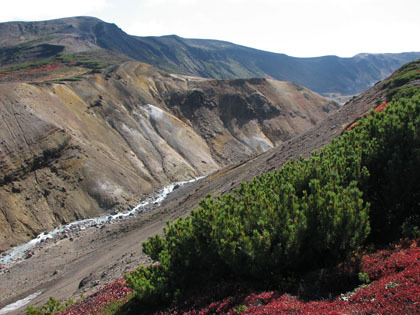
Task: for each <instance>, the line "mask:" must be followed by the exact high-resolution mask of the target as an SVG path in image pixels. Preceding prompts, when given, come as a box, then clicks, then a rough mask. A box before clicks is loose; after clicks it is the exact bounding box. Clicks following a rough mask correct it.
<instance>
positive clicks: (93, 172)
mask: <svg viewBox="0 0 420 315" xmlns="http://www.w3.org/2000/svg"><path fill="white" fill-rule="evenodd" d="M54 82H55V83H51V82H50V83H45V82H44V83H40V82H36V83H35V82H14V83H3V84H0V118H1V121H2V122H1V128H0V138H1V142H0V185H1V189H0V199H1V200H2V203H1V205H0V231H1V235H0V247H6V246H9V245H15V244H17V243H20V242H23V241H25V240H28V239H30V238H32V237H33V236H35V235H37V234H38V233H40V232H42V231H47V230H51V229H52V228H54V227H55V226H58V225H60V224H62V223H66V222H70V221H73V220H76V219H80V218H86V217H91V216H96V215H99V214H101V213H110V212H115V211H119V210H126V209H127V208H129V207H131V206H134V205H135V204H136V203H137V202H138V201H139V200H140V199H141V198H142V196H144V195H146V194H149V193H151V192H152V191H154V190H155V189H157V188H159V187H162V186H164V185H166V184H168V183H170V182H175V181H179V180H184V179H190V178H194V177H197V176H202V175H208V174H210V173H212V172H214V171H216V170H218V169H220V168H221V167H223V166H226V165H229V164H232V163H237V162H239V161H241V160H244V159H247V158H249V157H251V156H253V155H255V154H258V153H261V152H264V151H266V150H268V149H269V148H272V147H274V146H277V145H279V144H281V143H283V142H284V141H287V140H288V139H290V138H291V137H293V136H296V135H298V134H300V133H302V132H304V131H305V130H307V129H309V128H310V127H312V126H313V125H314V124H316V123H317V122H319V121H320V120H322V119H323V118H325V117H326V116H327V114H328V113H329V112H330V111H333V110H335V109H336V106H337V105H336V104H335V103H332V102H330V101H328V100H326V99H325V98H322V97H321V96H319V95H318V94H316V93H313V92H311V91H309V90H307V89H305V88H302V87H300V86H297V85H294V84H291V83H285V82H278V81H274V80H268V79H249V80H227V81H217V80H209V79H201V78H195V77H187V76H180V75H170V74H167V73H164V72H160V71H158V70H156V69H155V68H153V67H151V66H149V65H146V64H141V63H137V62H127V63H124V64H122V65H120V66H115V67H113V68H111V69H108V70H106V71H104V73H98V74H91V75H88V76H85V78H84V79H80V80H79V81H65V82H64V81H61V82H60V81H54Z"/></svg>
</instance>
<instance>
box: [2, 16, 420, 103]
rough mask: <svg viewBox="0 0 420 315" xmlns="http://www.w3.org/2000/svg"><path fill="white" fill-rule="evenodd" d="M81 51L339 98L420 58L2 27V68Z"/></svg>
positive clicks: (88, 27)
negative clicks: (307, 53) (301, 53)
mask: <svg viewBox="0 0 420 315" xmlns="http://www.w3.org/2000/svg"><path fill="white" fill-rule="evenodd" d="M273 40H275V39H273ZM81 51H95V52H98V53H100V54H101V55H102V56H103V55H104V54H105V55H106V54H108V53H109V52H110V51H112V52H113V53H114V54H113V55H112V58H116V56H118V58H117V59H124V58H126V59H134V60H138V61H142V62H146V63H149V64H151V65H153V66H156V67H158V68H160V69H162V70H165V71H168V72H172V73H177V74H186V75H194V76H200V77H205V78H216V79H233V78H250V77H268V78H274V79H277V80H282V81H292V82H295V83H296V84H299V85H303V86H305V87H307V88H309V89H311V90H314V91H316V92H318V93H323V94H328V93H339V94H342V95H352V94H356V93H360V92H362V91H364V90H366V89H367V88H369V87H370V86H372V85H373V84H374V83H375V82H377V81H379V80H381V79H383V78H385V77H386V76H388V75H389V74H391V73H392V72H393V71H394V70H395V69H397V68H398V67H400V66H401V65H403V64H404V63H407V62H409V61H412V60H415V59H418V58H420V52H411V53H399V54H359V55H356V56H354V57H352V58H340V57H337V56H323V57H316V58H295V57H290V56H287V55H284V54H277V53H271V52H267V51H261V50H257V49H253V48H248V47H244V46H240V45H235V44H232V43H229V42H224V41H217V40H204V39H185V38H181V37H179V36H175V35H170V36H162V37H138V36H131V35H128V34H127V33H125V32H124V31H122V30H121V29H120V28H118V27H117V26H116V25H115V24H110V23H105V22H103V21H101V20H99V19H97V18H92V17H73V18H65V19H58V20H51V21H43V22H8V23H1V24H0V62H1V65H2V66H5V65H11V64H17V63H21V62H24V61H27V60H34V59H38V60H39V59H42V58H48V57H51V56H55V55H57V54H66V53H75V52H81ZM115 53H117V54H118V55H117V54H115ZM112 58H111V59H112Z"/></svg>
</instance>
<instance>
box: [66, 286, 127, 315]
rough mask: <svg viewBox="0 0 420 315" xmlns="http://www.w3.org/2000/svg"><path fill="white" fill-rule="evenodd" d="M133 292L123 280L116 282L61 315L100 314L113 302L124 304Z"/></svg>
mask: <svg viewBox="0 0 420 315" xmlns="http://www.w3.org/2000/svg"><path fill="white" fill-rule="evenodd" d="M132 292H133V291H132V290H131V289H129V288H127V285H126V283H125V280H124V279H123V278H120V279H117V280H114V281H112V282H110V283H108V284H107V285H106V286H104V287H103V288H102V289H101V290H99V291H98V292H96V293H95V294H93V295H90V296H88V297H87V298H85V299H83V300H82V301H80V302H78V303H76V304H74V305H72V306H70V307H69V308H67V309H66V310H64V311H61V312H60V313H58V314H59V315H87V314H98V313H100V312H101V310H103V309H104V308H105V307H106V306H108V305H109V303H111V302H113V301H121V302H124V298H126V297H127V295H128V294H130V293H132Z"/></svg>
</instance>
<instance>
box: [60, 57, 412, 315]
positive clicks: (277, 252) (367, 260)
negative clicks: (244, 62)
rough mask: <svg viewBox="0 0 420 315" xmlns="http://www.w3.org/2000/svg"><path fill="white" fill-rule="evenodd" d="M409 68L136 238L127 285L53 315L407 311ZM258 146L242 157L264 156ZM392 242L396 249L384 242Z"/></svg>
mask: <svg viewBox="0 0 420 315" xmlns="http://www.w3.org/2000/svg"><path fill="white" fill-rule="evenodd" d="M419 69H420V60H419V61H416V62H412V63H410V64H407V65H405V66H404V67H402V68H401V69H400V70H399V71H397V72H396V73H394V74H393V75H392V76H391V77H390V78H388V79H387V80H385V81H383V82H381V83H379V84H378V85H376V86H375V87H374V88H373V89H372V90H371V91H369V92H367V93H366V94H365V95H362V96H361V97H360V98H359V99H358V100H353V102H355V104H358V102H361V101H365V102H374V103H376V105H374V106H373V107H372V108H373V109H374V110H372V111H368V112H367V113H366V115H364V118H362V119H358V120H357V121H355V122H351V121H348V123H347V124H346V125H344V126H343V129H344V132H343V134H342V135H341V136H339V137H338V138H337V139H336V140H333V141H332V142H331V143H330V144H328V145H327V146H325V147H324V148H322V149H321V150H319V151H316V152H313V153H312V155H311V157H310V158H306V159H304V158H299V159H295V160H290V161H289V162H287V163H286V164H285V165H283V166H282V168H281V169H280V170H278V171H274V172H270V173H265V174H261V175H260V176H258V177H257V178H254V179H253V180H251V181H250V182H248V183H242V184H241V186H240V187H239V188H238V189H236V190H234V191H233V192H232V193H229V194H224V195H219V196H215V197H211V196H209V197H207V198H206V199H203V200H202V201H201V202H200V205H199V207H198V208H197V210H193V211H192V213H191V215H189V216H186V217H185V218H180V219H177V220H175V221H174V222H173V223H168V224H167V227H166V229H165V230H164V234H163V237H162V236H159V235H155V236H152V237H150V238H149V240H148V241H147V242H145V243H143V250H144V252H145V253H146V254H148V255H150V258H151V259H152V260H153V264H151V265H149V266H141V267H139V268H137V269H136V270H135V271H134V272H130V273H128V274H127V276H126V277H127V283H128V286H129V287H130V288H131V290H130V289H128V288H127V284H126V283H125V282H123V281H121V280H118V281H116V282H113V283H112V284H109V285H108V286H106V287H105V288H104V290H103V291H100V292H99V293H98V295H97V298H95V296H92V297H90V298H89V299H88V300H87V301H85V302H82V303H81V304H78V305H75V306H74V307H71V308H69V309H68V310H67V311H64V312H63V314H73V313H74V312H77V310H80V309H81V307H82V308H83V309H86V310H89V309H93V310H102V311H106V312H108V313H109V314H141V313H144V314H150V313H155V312H156V314H172V313H184V314H197V313H200V314H213V313H219V314H231V313H232V312H234V313H238V314H265V313H270V314H284V313H290V312H299V313H302V314H342V313H346V314H347V313H349V314H353V313H357V314H358V313H363V314H365V313H386V314H417V313H418V312H419V311H420V310H419V306H420V300H419V294H418V293H419V281H420V279H419V273H418V269H419V261H420V260H419V247H418V237H419V227H420V218H419V212H420V209H419V204H420V194H419V191H420V187H419V183H418V181H417V179H418V177H419V175H420V167H419V165H420V160H419V158H420V154H419V152H420V85H419V84H418V79H419V75H418V73H419ZM348 105H351V103H350V104H348ZM353 105H354V104H353ZM346 106H347V105H346ZM340 114H342V113H340V112H337V113H335V114H334V115H333V116H336V117H339V116H340ZM331 118H333V117H331ZM327 122H328V120H326V121H324V122H323V123H322V124H326V123H327ZM337 122H338V121H337ZM318 128H319V126H318V127H315V128H314V129H313V130H312V131H310V132H308V133H313V132H314V131H316V130H318ZM306 136H307V135H306ZM302 137H305V135H302V136H299V137H297V138H295V139H292V140H291V142H294V141H298V140H299V139H302ZM278 150H279V148H275V149H273V151H278ZM280 152H281V151H280ZM267 154H268V152H267V153H265V154H263V155H262V156H260V157H259V158H257V159H253V160H251V161H250V162H249V163H251V164H252V163H257V162H260V163H264V162H263V161H264V159H261V157H263V158H264V155H265V156H266V155H267ZM261 160H263V161H261ZM246 164H248V163H245V164H244V165H246ZM264 164H265V163H264ZM225 172H226V171H225ZM221 173H222V174H223V171H222V172H221ZM221 176H223V175H221ZM248 176H249V174H248ZM225 181H226V179H225ZM201 185H203V183H201ZM193 189H194V187H193ZM403 237H404V238H405V240H400V241H398V240H399V239H400V238H403ZM416 238H417V241H416ZM410 239H411V240H410ZM392 241H397V245H391V246H388V245H386V244H387V243H388V242H392ZM381 248H385V249H382V250H378V249H381ZM366 251H368V252H366ZM308 261H310V262H311V264H308ZM339 262H342V263H340V264H338V263H339ZM204 284H206V285H204ZM264 289H265V290H267V289H269V290H274V291H269V292H263V291H261V290H264ZM252 292H255V293H252ZM118 296H120V297H123V299H122V300H120V301H119V297H118ZM127 299H129V300H130V302H128V303H127V302H126V301H127ZM107 300H108V301H111V300H112V301H113V302H112V303H111V304H110V305H108V304H107V302H106V301H107ZM107 305H108V306H107ZM164 305H167V306H171V307H170V308H169V309H165V307H164ZM104 307H105V309H104Z"/></svg>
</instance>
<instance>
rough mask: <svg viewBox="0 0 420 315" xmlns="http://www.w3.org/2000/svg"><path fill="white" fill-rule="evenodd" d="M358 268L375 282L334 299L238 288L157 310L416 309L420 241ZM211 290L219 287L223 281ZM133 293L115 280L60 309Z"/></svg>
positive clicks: (87, 310) (69, 313) (79, 309)
mask: <svg viewBox="0 0 420 315" xmlns="http://www.w3.org/2000/svg"><path fill="white" fill-rule="evenodd" d="M359 267H360V270H361V271H362V272H365V273H367V274H368V275H369V278H370V280H371V281H373V282H372V283H371V284H370V285H368V286H362V287H360V288H358V289H357V290H356V291H355V292H351V293H346V294H345V295H342V296H339V297H337V298H335V299H332V300H322V301H309V302H304V301H301V300H300V299H299V298H298V297H295V296H291V295H289V294H281V293H279V292H275V291H270V292H262V293H259V294H250V295H246V294H241V293H238V294H237V295H236V296H231V297H228V298H225V299H223V300H221V301H212V298H211V297H210V296H203V297H200V298H198V299H195V301H194V303H193V306H191V307H188V309H187V310H185V307H183V308H173V309H171V310H169V311H167V312H163V313H157V314H161V315H163V314H186V315H193V314H197V315H198V314H199V315H205V314H209V315H210V314H220V315H223V314H226V315H227V314H244V315H245V314H257V315H263V314H307V315H309V314H324V315H339V314H349V315H350V314H354V315H356V314H357V315H358V314H383V315H385V314H387V315H391V314H420V248H419V246H418V242H416V241H412V242H409V243H405V244H400V245H399V246H395V247H394V248H391V249H388V250H381V251H378V252H376V253H374V254H370V255H365V256H363V257H362V259H361V262H360V266H359ZM215 290H223V286H221V287H218V288H215ZM131 292H132V291H131V290H130V289H128V288H127V287H126V284H125V281H124V280H123V279H118V280H115V281H113V282H111V283H109V284H108V285H106V286H105V287H103V288H102V289H101V290H100V291H99V292H97V293H95V294H94V295H91V296H89V297H88V298H86V299H84V300H83V301H81V302H79V303H77V304H75V305H73V306H71V307H70V308H68V309H67V310H65V311H63V312H61V313H59V314H61V315H64V314H66V315H73V314H98V313H100V311H101V310H103V309H104V307H106V306H107V305H108V304H109V303H110V302H111V301H117V300H120V301H121V302H124V299H125V298H126V297H127V295H128V294H129V293H131ZM211 301H212V302H211Z"/></svg>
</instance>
